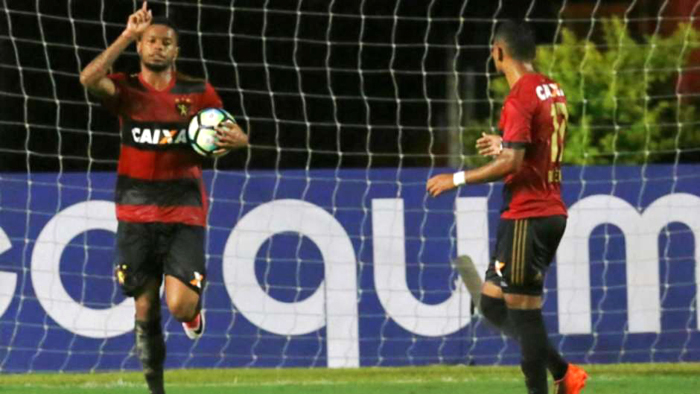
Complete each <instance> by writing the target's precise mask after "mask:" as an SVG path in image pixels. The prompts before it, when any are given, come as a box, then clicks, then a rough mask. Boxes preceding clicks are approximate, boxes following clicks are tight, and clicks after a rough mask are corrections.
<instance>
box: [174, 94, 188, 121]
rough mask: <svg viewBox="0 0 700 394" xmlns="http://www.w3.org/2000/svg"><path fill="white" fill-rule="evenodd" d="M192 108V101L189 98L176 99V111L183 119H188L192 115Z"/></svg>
mask: <svg viewBox="0 0 700 394" xmlns="http://www.w3.org/2000/svg"><path fill="white" fill-rule="evenodd" d="M190 107H192V100H190V99H189V98H187V97H184V98H178V99H175V109H177V113H178V114H180V116H182V117H183V118H187V117H188V116H189V114H190Z"/></svg>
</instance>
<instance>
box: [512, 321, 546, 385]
mask: <svg viewBox="0 0 700 394" xmlns="http://www.w3.org/2000/svg"><path fill="white" fill-rule="evenodd" d="M508 317H509V319H510V321H511V324H512V325H513V329H514V330H515V332H517V333H518V337H519V338H520V341H519V342H520V350H521V353H522V362H521V364H520V367H521V368H522V370H523V373H524V374H525V384H526V385H527V390H528V394H547V330H546V329H545V327H544V319H542V310H540V309H508Z"/></svg>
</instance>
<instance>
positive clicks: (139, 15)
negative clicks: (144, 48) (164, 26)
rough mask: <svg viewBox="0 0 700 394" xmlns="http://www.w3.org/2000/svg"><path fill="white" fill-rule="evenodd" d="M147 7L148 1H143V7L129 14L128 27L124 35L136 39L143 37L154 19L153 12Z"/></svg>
mask: <svg viewBox="0 0 700 394" xmlns="http://www.w3.org/2000/svg"><path fill="white" fill-rule="evenodd" d="M146 7H147V4H146V2H145V1H144V2H143V5H142V6H141V8H140V9H139V10H138V11H136V12H134V13H133V14H131V15H129V19H128V20H127V22H126V29H125V30H124V33H122V34H123V35H125V36H127V37H128V38H130V39H132V40H136V39H138V38H139V37H141V34H143V32H144V31H146V28H147V27H148V26H150V25H151V21H152V20H153V13H152V12H151V10H149V9H148V8H146Z"/></svg>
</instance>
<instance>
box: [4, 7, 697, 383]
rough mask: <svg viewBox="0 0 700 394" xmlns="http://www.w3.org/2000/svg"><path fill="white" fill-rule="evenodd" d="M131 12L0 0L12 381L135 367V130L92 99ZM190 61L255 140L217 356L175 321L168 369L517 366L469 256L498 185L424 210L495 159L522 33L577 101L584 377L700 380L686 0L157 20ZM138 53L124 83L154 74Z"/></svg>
mask: <svg viewBox="0 0 700 394" xmlns="http://www.w3.org/2000/svg"><path fill="white" fill-rule="evenodd" d="M140 5H141V4H140V2H137V1H104V0H103V1H99V2H98V1H88V0H82V1H81V0H62V1H51V2H49V1H39V0H36V1H18V0H4V1H3V2H2V6H1V7H2V16H1V18H0V19H2V23H0V50H1V52H2V54H3V56H2V59H1V60H0V103H1V104H2V111H0V130H2V134H1V135H2V138H1V139H0V371H3V372H31V371H45V370H48V371H92V370H119V369H138V368H140V365H139V362H138V360H137V358H136V357H135V354H134V349H133V347H134V343H133V335H132V330H133V313H134V310H133V308H134V306H133V300H131V299H127V298H125V297H124V296H123V295H122V294H121V292H120V290H119V288H118V287H117V285H116V283H115V281H114V279H113V275H112V267H113V260H114V233H115V231H116V226H117V222H116V219H115V214H114V204H113V194H114V184H115V179H116V174H115V172H116V171H115V170H116V163H117V158H118V153H119V134H118V133H117V130H118V127H119V126H118V122H117V119H115V118H113V117H112V116H111V115H110V114H109V113H107V111H105V110H104V109H103V108H102V107H101V105H100V104H99V103H98V102H97V100H95V98H94V97H90V96H89V95H88V93H87V92H86V91H85V90H84V89H83V88H82V86H81V85H80V83H79V78H78V77H79V73H80V71H81V70H82V69H83V68H84V67H85V66H86V65H87V63H88V62H90V61H91V60H92V59H94V58H95V57H96V56H97V55H98V54H99V53H100V52H101V51H102V50H103V49H104V48H106V47H107V46H108V45H109V44H110V43H111V42H113V40H114V39H116V37H117V36H118V35H119V34H120V33H121V31H122V30H123V28H124V25H125V22H126V19H127V17H128V15H129V14H130V13H132V12H133V11H134V10H135V9H137V8H138V7H140ZM149 6H150V7H151V8H152V9H153V10H154V14H157V15H168V16H169V17H171V19H173V20H174V21H175V23H176V24H178V26H179V27H180V29H181V34H180V42H179V45H180V47H181V50H180V56H179V59H178V62H177V67H178V69H179V70H182V71H184V72H186V73H188V74H191V75H197V76H202V77H204V78H206V79H207V80H209V81H210V82H211V83H212V85H213V86H215V88H216V89H217V91H218V92H219V94H220V95H221V97H222V99H223V102H224V106H225V108H226V109H227V110H228V111H229V112H231V113H233V114H234V115H235V116H236V118H237V120H238V122H239V124H241V125H242V126H243V128H244V129H245V130H246V131H247V132H248V133H249V135H250V140H251V146H250V147H249V148H246V149H244V150H241V151H237V152H234V153H231V154H229V155H227V156H225V157H223V158H221V159H218V160H217V161H205V163H204V166H205V169H206V171H205V181H206V185H207V190H208V195H209V198H210V211H209V223H208V226H207V241H206V242H207V243H206V253H207V254H206V257H207V281H208V286H207V288H206V291H205V293H204V299H203V306H204V308H205V309H206V314H207V324H208V326H207V331H206V334H205V336H204V337H202V338H201V339H200V340H198V341H196V342H193V341H190V340H189V339H188V338H187V337H186V336H185V335H184V333H183V332H182V330H181V328H180V324H179V323H178V322H177V321H176V320H174V319H172V318H169V317H168V316H169V314H168V313H167V308H164V310H163V312H164V313H163V316H164V325H165V332H166V335H167V346H168V358H167V362H166V366H167V367H169V368H189V367H209V368H214V367H358V366H363V367H364V366H401V365H426V364H436V363H441V364H469V365H493V364H515V363H518V362H519V357H520V355H519V350H518V348H517V346H516V345H515V344H514V343H513V342H512V341H509V340H507V339H506V338H505V337H502V336H500V335H499V334H498V333H497V332H496V331H494V330H492V329H491V328H489V327H488V326H487V325H486V323H485V322H484V320H483V319H482V318H480V317H479V316H478V313H477V312H475V311H474V308H473V306H472V300H471V297H470V294H469V292H468V291H467V289H466V287H465V285H464V283H463V282H462V279H461V278H460V277H459V275H458V274H457V272H456V271H455V269H454V267H453V265H452V264H451V262H453V261H454V260H455V259H456V258H457V257H458V256H465V255H468V256H470V257H471V259H472V260H473V261H474V263H475V264H476V266H477V269H478V271H479V272H484V270H485V268H486V266H487V264H488V261H489V258H490V255H491V250H492V249H493V246H494V245H493V243H494V239H495V231H496V225H497V222H498V217H499V209H500V205H501V185H500V184H499V183H494V184H486V185H475V186H472V185H470V186H468V187H464V188H462V189H460V190H459V191H458V192H451V193H447V194H445V195H444V196H441V197H439V198H430V197H429V196H428V195H427V194H426V193H425V183H426V180H427V179H428V178H429V177H430V176H432V175H434V174H438V173H443V172H453V171H456V170H457V169H459V168H467V167H471V166H475V165H479V164H483V163H485V159H483V158H479V157H478V156H477V154H476V152H475V149H474V143H475V140H476V138H478V137H479V135H480V134H481V132H488V133H497V132H498V129H497V119H498V114H499V112H500V105H501V104H502V101H503V98H504V97H505V95H506V94H507V91H508V88H507V86H506V84H505V81H504V80H503V78H502V77H499V76H498V75H496V73H495V71H494V69H493V66H492V64H491V62H490V59H489V45H490V43H491V40H492V36H493V32H494V31H495V27H496V26H497V23H498V22H499V21H502V20H505V19H509V18H515V19H518V20H526V21H528V22H529V23H530V24H531V25H532V27H533V28H534V30H535V32H536V36H537V41H538V44H539V49H538V58H537V61H536V66H537V68H538V70H539V71H540V72H542V73H545V74H548V75H550V76H551V77H552V78H553V79H555V80H557V81H558V82H559V83H560V84H561V86H562V87H563V89H564V92H565V94H566V95H567V98H568V102H569V113H570V118H569V124H568V129H567V134H566V138H567V147H566V150H565V153H564V162H565V164H566V167H565V169H564V181H563V188H564V192H563V197H564V200H565V201H566V203H567V205H568V206H569V208H570V216H569V222H568V225H567V231H566V234H565V237H564V239H563V240H562V242H561V245H560V247H559V250H558V254H557V258H556V262H555V263H554V264H553V265H552V267H551V269H550V271H549V272H548V275H547V277H546V283H545V287H546V292H545V302H544V307H543V310H544V314H545V319H546V322H547V327H548V331H549V333H550V340H551V341H552V342H553V343H554V344H555V346H556V347H557V348H558V349H560V350H561V352H562V353H563V355H564V356H565V357H566V358H567V359H569V360H571V361H574V362H584V363H587V362H596V363H598V362H607V363H618V362H684V361H700V332H699V331H698V329H699V324H700V309H699V308H698V291H700V284H699V283H700V267H698V265H697V261H698V257H699V256H698V250H699V249H698V248H697V239H698V237H697V236H696V235H698V234H700V186H698V185H700V182H698V180H699V179H698V168H699V167H698V164H697V162H698V159H699V158H700V156H699V155H698V152H700V137H699V136H700V133H698V124H700V117H699V116H698V115H697V114H698V113H700V112H699V111H697V110H696V109H697V108H696V107H697V106H698V105H700V103H698V92H700V74H698V64H699V63H698V61H699V60H700V52H698V50H699V49H698V43H699V42H700V41H699V39H698V34H699V33H698V30H697V23H696V21H695V19H694V18H695V15H696V14H697V11H698V9H697V8H698V6H697V4H695V2H694V1H684V0H666V1H628V2H624V1H622V2H612V3H611V2H604V1H600V0H598V1H564V2H551V1H545V0H532V1H527V2H525V1H520V2H511V1H467V0H461V1H437V0H432V1H417V2H416V1H407V0H403V1H402V0H392V1H368V0H358V1H339V0H326V1H319V0H297V1H293V2H292V1H269V0H267V1H264V2H263V1H252V0H250V1H239V0H232V1H230V2H229V1H213V0H209V1H199V2H187V1H174V0H172V1H171V0H166V1H158V2H149ZM138 70H139V64H138V57H137V55H136V52H135V50H134V48H133V47H131V48H129V49H128V50H127V51H126V52H125V53H124V54H123V55H122V56H121V57H120V59H119V60H118V61H117V63H116V64H115V71H124V72H138Z"/></svg>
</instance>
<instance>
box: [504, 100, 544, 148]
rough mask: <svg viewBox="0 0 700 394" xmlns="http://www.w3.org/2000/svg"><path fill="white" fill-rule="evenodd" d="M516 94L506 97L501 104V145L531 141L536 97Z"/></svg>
mask: <svg viewBox="0 0 700 394" xmlns="http://www.w3.org/2000/svg"><path fill="white" fill-rule="evenodd" d="M531 93H532V95H527V94H518V95H515V96H511V97H508V99H507V100H506V102H505V104H504V105H503V114H502V118H501V126H502V128H503V146H504V147H518V146H521V145H522V144H528V143H530V142H531V141H532V118H533V115H534V113H535V109H536V108H537V97H536V96H535V94H534V91H533V92H531Z"/></svg>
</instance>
